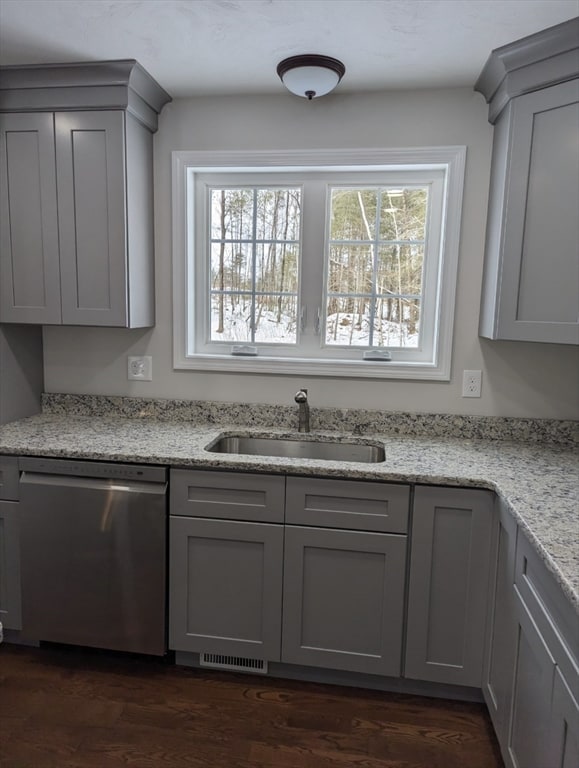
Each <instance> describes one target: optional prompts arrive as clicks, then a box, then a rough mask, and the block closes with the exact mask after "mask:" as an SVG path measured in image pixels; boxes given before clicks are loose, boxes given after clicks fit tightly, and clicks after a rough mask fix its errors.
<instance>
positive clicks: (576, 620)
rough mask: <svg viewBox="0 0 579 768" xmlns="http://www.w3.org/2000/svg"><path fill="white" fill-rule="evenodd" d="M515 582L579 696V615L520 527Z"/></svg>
mask: <svg viewBox="0 0 579 768" xmlns="http://www.w3.org/2000/svg"><path fill="white" fill-rule="evenodd" d="M515 584H516V585H517V589H518V590H519V592H520V594H521V597H522V598H523V600H524V602H525V605H526V606H527V608H528V610H529V613H530V614H531V616H532V617H533V619H534V621H535V622H536V624H537V626H538V628H539V630H540V632H541V634H542V635H543V637H544V638H545V640H546V642H547V645H548V646H549V648H550V649H551V652H552V653H553V655H554V656H555V660H556V662H557V664H558V665H560V666H561V669H562V670H563V672H564V674H565V676H566V677H567V678H568V680H571V681H572V682H573V685H572V688H573V694H574V695H575V696H578V697H579V658H578V653H579V648H578V644H577V639H578V638H579V616H578V615H577V612H576V611H575V610H574V608H573V606H572V605H571V604H570V603H569V602H568V601H567V599H566V597H565V595H564V594H563V592H562V590H561V588H560V586H559V585H558V583H557V582H556V579H555V577H554V576H553V574H552V573H550V572H549V571H548V570H547V567H546V566H545V564H544V563H543V561H542V560H541V557H540V556H539V554H538V553H537V552H536V551H535V549H534V547H533V546H532V544H531V543H530V542H529V540H528V539H527V537H526V536H525V534H524V533H523V532H522V530H521V529H520V528H519V531H518V534H517V554H516V560H515Z"/></svg>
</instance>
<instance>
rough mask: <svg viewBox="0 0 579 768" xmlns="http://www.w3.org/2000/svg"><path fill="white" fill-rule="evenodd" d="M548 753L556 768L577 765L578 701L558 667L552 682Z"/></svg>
mask: <svg viewBox="0 0 579 768" xmlns="http://www.w3.org/2000/svg"><path fill="white" fill-rule="evenodd" d="M550 753H551V755H552V756H553V765H556V766H557V768H577V766H578V765H579V703H578V702H577V699H576V698H575V697H574V696H573V694H572V693H571V690H570V688H569V686H568V685H567V683H566V682H565V678H564V677H563V675H562V674H561V670H560V669H558V668H557V669H555V680H554V683H553V706H552V710H551V733H550Z"/></svg>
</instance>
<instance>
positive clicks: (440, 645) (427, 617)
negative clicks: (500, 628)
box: [404, 486, 493, 688]
mask: <svg viewBox="0 0 579 768" xmlns="http://www.w3.org/2000/svg"><path fill="white" fill-rule="evenodd" d="M492 518H493V494H492V493H490V492H489V491H481V490H470V489H469V490H466V489H460V488H431V487H427V486H419V487H417V488H416V491H415V494H414V512H413V517H412V538H411V557H410V581H409V591H408V618H407V629H406V656H405V672H404V674H405V676H406V677H409V678H412V679H414V680H429V681H431V682H437V683H450V684H454V685H463V686H473V687H477V688H480V687H481V682H482V665H483V654H484V635H485V621H486V605H487V592H488V574H489V554H490V544H491V531H492Z"/></svg>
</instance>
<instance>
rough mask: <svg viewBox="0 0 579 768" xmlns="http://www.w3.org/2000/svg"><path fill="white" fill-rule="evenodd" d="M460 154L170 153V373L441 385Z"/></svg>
mask: <svg viewBox="0 0 579 768" xmlns="http://www.w3.org/2000/svg"><path fill="white" fill-rule="evenodd" d="M464 157H465V150H464V148H454V147H450V148H438V149H437V148H434V149H424V150H392V151H390V150H372V151H370V150H368V151H361V152H353V151H351V150H346V151H343V152H337V151H334V152H315V153H314V152H312V153H304V152H296V153H291V152H290V153H265V152H264V153H261V152H253V153H237V152H222V153H201V152H175V153H173V195H174V211H173V222H174V240H173V242H174V246H173V247H174V256H173V265H174V266H173V272H174V311H175V316H174V328H175V334H174V356H175V367H177V368H197V369H205V370H237V371H252V372H264V373H272V372H279V373H302V374H311V375H332V376H356V377H383V378H416V379H429V378H431V379H448V378H449V374H450V351H451V343H452V319H453V313H454V291H455V284H456V263H457V253H458V233H459V226H460V207H461V196H462V181H463V175H464Z"/></svg>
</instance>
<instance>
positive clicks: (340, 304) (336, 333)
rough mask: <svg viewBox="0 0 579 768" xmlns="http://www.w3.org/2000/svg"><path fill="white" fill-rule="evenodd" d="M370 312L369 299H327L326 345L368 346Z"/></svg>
mask: <svg viewBox="0 0 579 768" xmlns="http://www.w3.org/2000/svg"><path fill="white" fill-rule="evenodd" d="M370 312H371V300H370V298H369V297H365V298H349V297H348V298H344V297H338V296H331V297H329V299H328V307H327V314H326V344H339V345H341V346H356V347H367V346H369V344H370V325H371V322H370V317H371V316H370Z"/></svg>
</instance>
